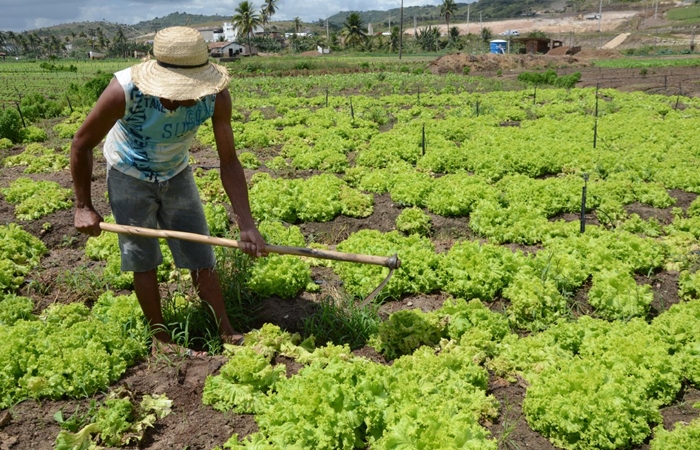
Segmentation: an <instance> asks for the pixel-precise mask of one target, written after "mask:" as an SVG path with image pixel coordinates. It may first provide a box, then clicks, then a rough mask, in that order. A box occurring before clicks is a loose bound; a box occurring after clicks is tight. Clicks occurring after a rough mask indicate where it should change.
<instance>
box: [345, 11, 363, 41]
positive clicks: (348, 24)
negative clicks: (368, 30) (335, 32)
mask: <svg viewBox="0 0 700 450" xmlns="http://www.w3.org/2000/svg"><path fill="white" fill-rule="evenodd" d="M343 27H344V28H345V29H344V30H343V35H344V36H345V45H346V46H347V45H350V46H352V47H354V46H356V45H358V44H362V43H363V42H364V41H365V39H366V38H367V34H365V32H364V31H362V19H361V18H360V14H359V13H356V12H352V13H350V15H349V16H348V18H347V19H345V22H343Z"/></svg>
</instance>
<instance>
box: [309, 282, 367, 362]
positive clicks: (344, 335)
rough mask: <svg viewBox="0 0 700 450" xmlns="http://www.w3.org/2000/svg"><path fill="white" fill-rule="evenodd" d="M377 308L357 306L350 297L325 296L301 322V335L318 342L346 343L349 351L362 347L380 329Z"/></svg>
mask: <svg viewBox="0 0 700 450" xmlns="http://www.w3.org/2000/svg"><path fill="white" fill-rule="evenodd" d="M378 309H379V306H378V305H370V306H366V307H360V306H358V305H357V304H356V302H355V301H354V299H353V298H352V297H350V296H347V295H345V296H340V295H338V294H336V297H335V298H334V296H332V295H328V296H327V297H326V298H324V299H323V300H321V302H320V304H319V309H318V311H317V312H315V313H314V314H312V315H311V316H309V317H307V318H305V319H304V322H303V330H304V334H305V335H308V336H311V335H313V336H314V337H315V338H316V342H318V343H326V342H333V343H334V344H337V345H342V344H348V345H349V346H350V348H351V349H357V348H362V347H364V346H365V344H366V343H367V340H368V339H369V337H370V336H371V335H372V334H375V333H376V332H377V330H378V327H379V322H380V319H379V314H378V312H377V311H378Z"/></svg>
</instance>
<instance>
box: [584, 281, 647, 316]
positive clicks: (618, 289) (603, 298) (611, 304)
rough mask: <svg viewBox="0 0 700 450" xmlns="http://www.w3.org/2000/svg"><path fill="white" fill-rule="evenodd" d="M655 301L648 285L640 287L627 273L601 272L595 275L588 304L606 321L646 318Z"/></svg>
mask: <svg viewBox="0 0 700 450" xmlns="http://www.w3.org/2000/svg"><path fill="white" fill-rule="evenodd" d="M653 300H654V293H653V292H652V291H651V286H649V285H648V284H644V285H638V284H637V283H636V282H635V280H634V278H633V277H632V275H630V274H629V273H628V272H625V271H607V270H605V271H601V272H598V273H596V274H594V275H593V285H592V286H591V290H590V291H589V292H588V302H589V303H590V304H591V306H593V307H594V308H595V309H596V313H597V314H598V315H599V316H601V317H603V318H605V319H610V320H614V319H623V320H627V319H630V318H632V317H644V316H646V314H647V312H648V311H649V306H650V305H651V302H652V301H653Z"/></svg>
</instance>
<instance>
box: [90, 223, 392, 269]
mask: <svg viewBox="0 0 700 450" xmlns="http://www.w3.org/2000/svg"><path fill="white" fill-rule="evenodd" d="M100 228H101V229H102V230H104V231H111V232H113V233H121V234H131V235H134V236H144V237H153V238H166V239H169V238H173V239H182V240H184V241H192V242H199V243H201V244H209V245H218V246H220V247H233V248H240V243H239V242H238V241H236V240H234V239H224V238H220V237H213V236H205V235H202V234H197V233H187V232H185V231H172V230H154V229H152V228H143V227H133V226H129V225H117V224H113V223H106V222H101V223H100ZM265 251H266V252H267V253H278V254H280V255H296V256H307V257H309V258H319V259H332V260H334V261H346V262H356V263H360V264H374V265H377V266H384V267H388V268H389V269H392V270H393V269H397V268H398V267H400V266H401V261H400V260H399V258H398V257H397V255H394V256H388V257H387V256H373V255H361V254H356V253H342V252H336V251H332V250H318V249H315V248H306V247H287V246H284V245H265Z"/></svg>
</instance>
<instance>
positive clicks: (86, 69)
mask: <svg viewBox="0 0 700 450" xmlns="http://www.w3.org/2000/svg"><path fill="white" fill-rule="evenodd" d="M137 61H138V60H135V59H134V60H125V59H121V60H116V59H115V60H107V61H85V60H70V59H61V60H58V61H54V62H53V63H52V64H54V65H55V66H57V67H63V68H68V67H70V66H71V65H73V66H75V67H76V68H77V71H76V72H71V71H49V70H46V69H42V68H41V67H40V63H39V62H37V61H13V60H7V61H4V62H0V80H2V81H0V107H6V106H7V105H14V102H15V101H19V99H20V96H24V95H27V94H32V93H39V94H42V95H44V96H45V97H46V98H49V99H51V100H60V101H65V98H64V95H65V92H66V90H67V89H68V86H70V84H71V83H77V84H83V83H85V82H86V81H88V80H90V79H91V78H93V77H94V76H95V75H97V74H98V73H100V72H116V71H118V70H120V69H123V68H125V67H128V66H129V65H131V64H135V63H136V62H137Z"/></svg>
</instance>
